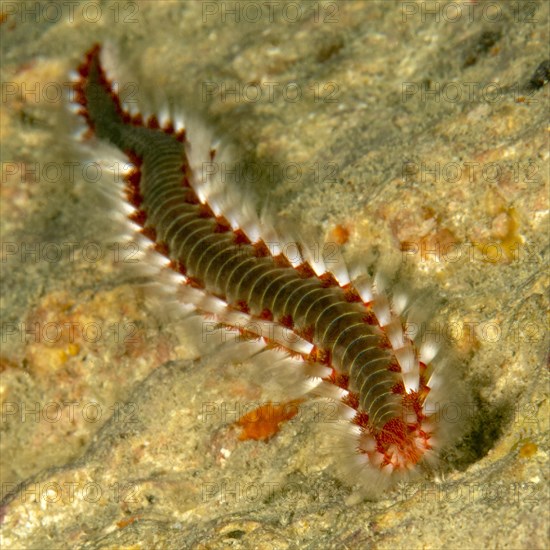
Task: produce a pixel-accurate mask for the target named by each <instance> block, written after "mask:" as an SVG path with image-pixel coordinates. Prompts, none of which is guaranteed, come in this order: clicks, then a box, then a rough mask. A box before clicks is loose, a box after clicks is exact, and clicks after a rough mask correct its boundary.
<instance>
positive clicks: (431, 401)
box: [75, 47, 444, 494]
mask: <svg viewBox="0 0 550 550" xmlns="http://www.w3.org/2000/svg"><path fill="white" fill-rule="evenodd" d="M109 76H110V75H107V74H106V73H105V71H104V69H103V68H102V63H101V49H100V48H99V47H94V48H93V49H92V50H91V51H90V52H89V53H88V55H87V56H86V59H85V61H84V62H83V64H82V65H81V66H80V67H79V71H78V78H77V83H76V85H75V87H76V91H77V95H76V101H77V103H78V104H79V105H80V106H81V109H80V114H82V115H83V116H84V118H85V119H86V121H87V123H88V125H89V127H90V129H91V130H92V131H93V132H94V133H95V134H96V135H97V137H99V138H100V139H102V140H106V141H108V142H110V143H112V144H113V145H115V146H116V147H118V148H119V149H120V150H122V151H124V152H125V153H126V154H127V155H128V156H129V157H130V159H131V160H132V162H133V164H134V169H133V171H132V172H131V173H130V174H129V176H128V177H127V179H126V184H125V190H124V193H125V199H126V202H127V205H126V208H127V210H126V211H127V212H128V219H129V220H130V223H131V225H132V227H134V228H135V230H136V231H137V232H139V233H141V235H143V236H145V237H146V238H147V239H149V241H150V244H151V247H152V248H154V250H155V251H156V252H157V253H158V254H160V255H162V256H163V257H164V258H165V259H166V269H167V270H170V271H171V272H173V273H174V274H175V275H176V277H177V281H178V284H179V285H181V286H183V287H186V288H189V290H190V294H189V296H190V298H189V299H190V301H192V302H193V303H194V305H195V306H196V308H197V309H198V310H199V311H201V312H204V313H205V314H209V315H213V316H215V318H216V319H217V320H218V321H219V323H221V324H225V325H227V326H232V327H237V328H239V329H243V325H242V323H243V322H246V321H250V320H253V321H257V322H258V325H257V326H265V325H269V326H270V327H272V328H273V327H275V328H277V329H278V330H279V331H278V332H277V331H275V332H270V336H269V337H268V336H266V335H265V334H264V333H263V332H262V330H259V331H258V332H259V333H260V334H259V336H261V337H262V338H263V345H264V346H266V348H273V347H276V348H277V349H279V350H280V351H279V353H281V354H283V355H285V356H291V357H293V358H294V359H295V361H294V367H293V368H295V369H301V370H302V371H303V377H304V379H308V380H309V381H310V384H309V385H308V392H310V393H312V394H313V395H317V396H321V397H324V398H330V399H333V400H335V401H336V402H337V403H338V411H339V418H340V422H341V425H342V426H341V428H342V429H341V436H342V439H341V442H343V446H344V448H345V450H346V452H347V459H346V461H345V463H344V465H343V468H344V470H345V471H346V472H347V473H348V474H349V477H350V479H351V480H352V481H353V482H354V483H355V482H360V483H361V484H362V485H363V486H365V487H366V493H367V494H369V493H373V492H375V491H378V490H379V489H380V488H384V487H386V486H389V485H391V484H392V483H393V482H394V481H395V480H397V479H401V478H402V477H403V475H404V474H406V473H407V472H409V471H410V470H413V469H415V467H416V465H417V464H419V463H422V462H425V461H426V459H429V458H430V456H431V455H433V452H432V451H433V449H434V448H435V447H438V446H439V445H440V442H441V440H442V439H444V438H443V437H441V423H440V419H439V418H438V415H437V414H436V412H437V410H438V404H439V401H440V399H441V398H442V395H443V394H442V392H441V387H442V386H443V385H444V384H442V376H440V374H439V370H438V369H437V368H436V366H435V362H434V361H433V360H434V357H435V355H436V354H437V349H436V348H435V346H434V345H433V344H432V343H431V342H429V341H428V342H424V343H423V344H421V345H418V343H415V341H413V340H412V339H411V338H409V336H408V335H407V331H406V330H405V324H406V318H405V317H404V315H405V313H406V311H407V307H408V304H407V297H406V296H405V295H404V294H399V295H398V294H397V293H396V292H393V293H392V292H389V291H387V290H386V289H385V288H384V285H383V284H382V281H381V280H380V279H376V278H374V280H373V279H372V278H371V277H369V276H368V275H367V274H366V271H365V270H363V271H362V272H361V271H357V270H356V273H354V274H353V277H352V278H350V276H349V274H348V270H347V269H346V267H345V266H344V265H343V264H342V263H341V262H340V261H337V262H336V263H335V264H333V265H332V264H331V263H330V261H329V259H327V258H326V257H325V258H324V259H323V258H322V257H320V256H319V254H317V253H316V251H312V249H311V248H309V247H307V246H306V245H305V244H304V243H302V242H299V241H295V240H291V239H289V238H285V237H281V236H280V234H279V233H278V232H277V230H276V229H275V228H274V227H273V224H270V223H269V222H267V221H266V220H263V219H261V218H259V217H258V215H257V213H256V212H255V211H254V208H253V207H251V206H250V204H248V203H247V201H246V200H245V199H244V198H243V199H242V200H239V199H238V198H237V199H235V196H236V195H235V193H237V195H238V190H235V189H225V188H224V183H223V182H222V181H221V180H220V179H219V177H218V176H216V175H215V174H213V172H212V171H211V170H210V171H209V170H208V169H206V168H205V167H208V166H211V165H212V163H215V162H217V160H218V159H219V158H220V155H222V154H223V152H220V151H219V150H216V148H214V147H211V145H210V144H207V145H206V146H205V145H204V141H205V139H204V137H201V135H200V131H197V130H195V131H191V129H189V128H185V129H184V128H183V125H182V123H181V121H179V122H176V124H174V121H172V120H171V119H169V118H167V117H163V118H165V120H160V121H159V117H157V116H151V117H149V118H148V119H147V120H144V119H143V117H142V115H140V114H134V115H130V114H129V112H128V110H127V109H126V108H125V106H124V105H123V104H121V102H120V100H119V98H118V97H117V95H116V93H115V92H114V91H113V89H112V86H111V82H110V78H109ZM194 136H198V137H197V138H196V141H195V137H194ZM232 193H233V194H232ZM128 205H130V207H128ZM291 245H292V246H291ZM289 247H290V248H292V251H293V252H294V253H293V254H290V253H289ZM262 323H263V325H262ZM254 326H256V325H254ZM247 327H248V325H247ZM243 330H244V329H243ZM247 330H250V329H249V328H247ZM296 359H297V360H296ZM359 470H360V472H359ZM356 473H357V474H358V476H360V477H362V479H360V477H359V478H358V477H356Z"/></svg>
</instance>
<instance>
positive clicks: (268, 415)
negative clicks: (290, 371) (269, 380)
mask: <svg viewBox="0 0 550 550" xmlns="http://www.w3.org/2000/svg"><path fill="white" fill-rule="evenodd" d="M302 401H303V400H301V399H295V400H293V401H288V402H287V403H271V401H268V402H267V403H266V404H264V405H262V406H261V407H258V408H257V409H254V410H253V411H251V412H249V413H247V414H245V415H244V416H241V418H239V420H237V422H236V424H237V425H238V426H240V427H241V428H242V429H243V431H242V432H241V434H240V435H239V439H240V440H241V441H246V440H249V439H254V440H256V441H267V440H268V439H270V438H271V437H273V436H274V435H275V434H276V433H277V432H278V431H279V429H280V424H281V423H282V422H286V421H288V420H291V419H292V418H294V417H295V416H296V415H297V414H298V411H299V408H298V405H299V404H300V403H301V402H302Z"/></svg>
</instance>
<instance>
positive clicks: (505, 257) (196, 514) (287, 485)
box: [0, 1, 549, 549]
mask: <svg viewBox="0 0 550 550" xmlns="http://www.w3.org/2000/svg"><path fill="white" fill-rule="evenodd" d="M31 4H32V6H35V3H31ZM62 4H63V3H47V5H46V4H45V3H36V6H38V8H37V9H38V14H37V15H36V16H34V15H33V12H32V9H35V8H33V7H32V6H31V8H30V9H31V11H30V12H24V11H22V9H23V8H22V4H20V3H18V2H3V4H2V10H3V12H2V13H3V14H4V15H5V16H6V17H3V18H2V23H1V25H0V31H1V34H2V39H1V48H2V49H1V55H2V77H3V82H4V83H3V88H2V94H3V95H2V105H1V107H2V120H1V131H2V151H1V153H2V162H3V165H2V242H3V250H2V263H1V267H2V275H3V281H2V329H3V332H2V363H1V365H2V373H1V376H2V382H1V397H2V407H3V408H2V424H1V429H2V442H1V445H2V447H1V449H2V464H1V477H2V480H1V481H2V492H3V494H2V496H3V498H4V502H3V505H2V513H1V522H2V548H37V549H38V548H40V549H45V548H51V549H60V548H90V549H91V548H115V547H116V548H151V547H163V548H209V549H214V548H265V549H271V548H277V549H278V548H380V549H381V548H433V549H439V548H468V549H470V548H472V549H473V548H510V549H520V548H529V549H538V548H540V549H542V548H547V547H548V545H549V540H548V526H549V525H548V462H547V453H548V413H549V410H548V401H547V399H548V395H547V390H548V378H547V376H548V370H547V367H546V361H547V357H546V350H547V343H548V342H547V329H546V327H547V305H548V303H547V290H548V284H547V283H548V280H547V278H546V276H545V271H544V267H545V266H546V262H547V258H548V218H547V209H548V120H547V112H548V89H549V88H548V83H544V78H542V80H541V81H537V82H530V81H531V80H532V75H533V74H534V73H535V71H536V69H537V67H539V66H540V64H541V63H543V62H544V61H546V62H547V60H548V58H549V52H548V43H549V41H548V28H549V27H548V24H549V13H548V10H549V3H548V2H542V1H540V2H539V1H534V2H525V3H524V2H519V3H516V2H494V1H493V2H483V1H479V2H469V3H466V2H444V1H442V2H439V4H438V5H439V11H438V12H436V13H437V14H438V15H430V14H427V13H425V11H424V10H425V9H427V8H428V4H429V3H423V2H392V1H385V2H375V1H373V2H371V1H364V2H359V1H346V2H333V1H327V2H319V3H317V2H292V3H289V4H288V3H284V2H275V3H274V4H273V5H272V6H271V8H269V7H267V6H266V4H263V3H261V2H259V3H252V2H237V3H233V2H221V3H214V2H194V1H188V2H183V1H182V2H163V1H159V2H152V1H151V2H138V3H135V2H129V3H127V4H126V3H114V2H100V3H99V4H98V5H97V6H99V8H100V11H98V9H96V8H94V6H95V4H94V5H93V6H92V3H89V2H83V3H82V4H79V5H77V6H75V8H74V12H69V11H67V9H68V8H67V6H62ZM235 4H236V5H235ZM47 6H49V7H47ZM56 6H57V7H58V8H59V10H60V11H57V10H56ZM233 8H236V9H237V12H236V13H237V14H238V15H235V13H234V12H232V11H231V10H232V9H233ZM457 9H458V10H460V11H457ZM63 10H65V11H63ZM237 16H238V18H239V21H235V18H236V17H237ZM255 19H258V20H257V21H255ZM106 40H111V41H112V42H113V43H114V44H117V45H118V46H119V49H120V52H121V61H122V62H123V63H124V66H125V67H126V68H127V69H128V70H129V71H130V72H131V74H133V75H134V77H135V81H136V82H137V84H138V93H147V92H151V90H160V89H162V90H163V91H164V93H165V94H166V96H167V97H169V98H171V100H173V101H174V102H175V103H178V104H181V105H184V106H187V108H188V109H192V110H198V111H201V112H202V113H203V115H204V116H205V117H207V119H209V120H210V121H212V123H213V124H215V125H217V126H219V128H220V130H221V131H223V132H225V133H228V134H230V135H232V136H233V138H234V139H235V141H236V142H238V143H240V144H241V145H242V146H243V147H244V148H245V149H246V158H247V159H248V160H249V162H250V161H251V159H253V160H254V161H255V162H257V163H258V164H259V165H262V166H264V167H266V166H275V164H274V163H277V165H276V166H275V169H274V174H275V176H274V177H273V178H272V180H271V181H267V182H266V181H265V179H264V180H255V181H252V182H250V186H251V187H252V188H253V189H254V191H255V192H256V193H257V194H258V195H259V196H260V197H261V200H268V207H269V208H271V209H273V211H274V212H276V213H277V216H278V217H279V218H280V219H282V220H289V221H290V220H297V223H298V225H299V226H300V227H303V228H310V227H314V228H315V229H316V230H320V231H321V232H323V233H325V234H328V235H331V234H332V235H334V234H335V233H334V232H336V234H339V235H342V234H345V232H346V231H347V232H349V240H348V241H347V243H346V244H345V245H344V252H345V254H346V256H347V257H348V258H353V257H356V256H362V255H365V254H366V253H367V252H368V253H369V255H371V256H372V255H379V256H380V258H382V259H384V258H386V260H383V261H385V262H387V263H389V264H399V263H400V262H402V263H404V264H406V266H405V267H406V268H407V270H408V271H409V275H410V276H412V277H413V278H414V280H415V284H416V286H417V287H418V288H419V289H430V291H431V292H433V295H434V296H439V297H441V299H442V302H443V307H442V312H441V315H440V317H439V318H438V322H439V323H440V324H439V325H436V326H439V328H440V329H441V330H442V333H443V335H447V336H452V337H453V338H451V339H452V340H453V347H454V348H455V350H456V353H457V355H458V357H459V364H460V365H461V368H462V371H463V373H464V377H465V379H466V381H467V385H468V391H469V395H470V396H471V399H470V401H471V403H472V408H471V410H470V409H468V411H469V412H470V413H471V414H469V415H468V416H469V422H470V428H469V430H468V431H467V432H466V435H465V436H464V438H463V440H462V441H461V442H460V444H459V445H458V447H457V448H456V450H455V451H454V452H453V453H450V454H449V456H447V457H446V461H447V463H448V464H447V467H446V472H445V476H444V478H443V479H442V480H441V479H439V480H435V479H431V480H427V481H426V482H424V483H414V484H410V485H407V486H404V487H402V488H401V489H400V490H398V491H396V492H394V493H390V494H388V495H384V496H383V498H382V499H381V500H380V501H377V502H367V501H360V502H355V503H354V502H353V499H350V498H349V495H350V488H349V487H348V486H347V485H345V484H343V483H342V482H341V481H339V480H338V478H337V477H336V476H335V475H334V457H333V456H332V455H331V452H329V451H330V449H329V450H328V451H327V450H326V449H324V447H323V440H324V439H325V434H326V430H327V425H326V424H327V423H325V422H323V414H322V413H323V411H320V410H319V409H318V405H317V404H315V403H310V404H307V405H305V406H304V408H303V409H302V410H301V413H300V415H299V416H298V417H297V418H295V419H294V420H293V421H291V422H289V423H287V424H285V425H284V426H283V427H282V429H281V431H280V433H279V434H278V435H277V436H275V437H274V438H273V439H272V440H270V441H269V442H268V443H267V444H266V443H263V442H255V441H247V442H239V441H238V440H237V436H236V433H235V431H234V430H232V429H231V427H230V424H231V422H232V421H233V420H234V419H235V415H234V409H231V407H233V408H234V407H235V403H243V402H245V403H246V402H251V401H252V402H262V400H264V401H265V399H266V395H267V393H266V392H267V391H268V389H265V388H263V387H262V384H261V383H259V381H258V380H255V379H254V378H253V377H248V376H247V367H246V365H238V364H237V365H232V366H231V365H229V366H228V365H227V364H224V358H225V355H224V353H225V352H224V348H221V351H220V352H218V353H216V346H215V345H214V346H213V345H211V344H210V345H206V346H205V345H203V344H202V343H197V342H195V341H193V339H192V338H190V332H189V331H186V324H185V322H183V323H181V322H178V320H177V319H173V318H167V317H166V316H165V315H163V312H162V308H159V307H157V306H156V305H154V304H152V303H151V302H150V300H148V299H147V298H145V297H144V295H143V293H142V292H141V290H139V289H138V287H137V286H136V285H135V284H132V276H131V275H128V274H127V273H126V272H123V271H121V270H120V269H119V268H118V265H117V264H120V263H125V262H124V260H127V259H128V257H129V256H128V251H117V250H116V249H115V250H113V249H108V248H106V245H105V244H104V243H105V242H106V241H105V239H106V236H108V235H109V234H110V232H109V231H110V229H109V228H110V224H112V223H113V220H112V218H111V217H110V216H109V214H108V212H105V209H104V208H102V204H101V202H100V201H99V200H97V199H95V198H93V197H94V195H93V194H91V193H90V190H89V187H90V186H92V185H93V184H92V180H93V175H90V174H89V173H85V171H84V168H85V167H86V166H87V165H86V164H85V163H86V162H88V161H93V160H94V157H93V151H94V149H92V150H91V151H92V153H90V155H91V156H88V157H85V158H84V156H83V155H82V154H81V153H79V152H78V151H77V148H76V145H75V144H74V142H73V141H72V140H71V128H72V122H71V117H70V116H69V115H68V114H67V113H66V111H65V108H64V103H63V101H61V100H60V98H59V96H58V95H57V92H58V91H59V89H61V88H62V87H63V85H62V83H63V82H67V80H68V79H67V77H66V73H67V71H68V70H69V69H71V68H74V67H75V66H76V65H77V64H78V63H79V61H80V59H81V57H82V55H83V53H84V52H85V51H86V50H87V49H88V48H89V47H90V46H91V45H92V44H93V43H94V42H97V41H99V42H105V41H106ZM546 67H547V66H546ZM547 71H548V69H547V68H546V72H547ZM543 74H544V69H541V70H540V71H539V75H543ZM535 80H537V79H535ZM539 80H540V79H539ZM271 83H273V84H271ZM288 83H294V84H292V85H290V86H288ZM222 85H225V86H227V90H226V91H227V92H228V93H227V94H226V95H225V96H224V95H223V94H222V93H221V89H222V88H221V87H222ZM231 87H233V89H237V90H238V91H246V93H248V97H249V98H252V99H253V98H254V97H255V95H254V94H256V93H258V90H260V91H261V95H260V97H259V99H258V100H249V101H245V100H242V98H240V99H239V100H236V96H235V94H232V93H231V92H230V90H231V89H232V88H231ZM235 87H236V88H235ZM270 89H271V90H273V94H274V95H273V97H270V95H269V90H270ZM33 90H35V91H36V95H33V94H34V92H33ZM422 90H424V91H426V90H428V91H431V92H432V93H428V94H423V93H422ZM297 91H299V92H301V94H302V95H301V97H298V98H297V99H296V100H295V101H294V94H295V93H297ZM210 92H212V93H210ZM283 92H284V93H283ZM285 94H286V95H285ZM456 94H458V96H457V95H456ZM73 161H74V162H76V163H77V164H75V165H74V166H75V173H74V175H73V174H71V173H70V171H69V169H68V166H70V164H67V163H70V162H73ZM292 163H296V164H299V165H300V167H301V168H302V175H301V177H294V174H295V173H296V172H295V169H296V164H292ZM422 163H424V165H423V164H422ZM23 167H24V168H23ZM280 167H285V168H286V167H289V171H288V172H287V176H288V177H287V178H286V180H285V179H284V178H283V177H281V174H280V170H279V168H280ZM437 167H438V168H437ZM34 168H37V169H38V173H37V175H36V176H35V175H34V173H33V169H34ZM434 169H435V170H436V171H434ZM437 169H438V170H439V172H438V171H437ZM50 170H51V171H50ZM22 171H25V172H24V174H23V175H22ZM344 240H345V239H344ZM33 243H34V244H33ZM72 243H74V244H72ZM93 243H97V244H95V245H94V244H93ZM472 243H477V244H472ZM31 246H38V248H37V249H36V250H37V251H38V252H37V253H36V254H35V255H33V254H32V253H25V252H24V251H25V250H26V251H27V252H28V250H29V247H31ZM24 247H27V248H24ZM438 247H439V248H438ZM97 250H100V251H101V252H103V255H104V258H103V259H102V260H95V259H94V254H95V252H96V251H97ZM438 250H439V254H437V253H434V252H433V251H436V252H437V251H438ZM22 251H23V252H22ZM117 252H119V253H121V255H119V256H117V255H116V254H117ZM36 323H38V325H36ZM36 326H38V332H36V331H35V332H33V331H34V329H35V327H36ZM69 327H74V332H71V331H70V330H69ZM83 329H85V330H84V332H83ZM470 329H471V331H472V332H470ZM26 330H28V331H30V332H28V333H25V331H26ZM49 331H51V332H49ZM87 331H89V332H87ZM207 344H208V343H207ZM223 403H225V404H226V405H227V407H228V409H227V410H226V411H225V413H224V414H222V412H221V411H222V409H221V407H222V405H223ZM22 411H24V412H22ZM33 411H38V413H37V414H34V412H33ZM205 413H212V414H205ZM334 451H336V450H334ZM18 484H20V485H18Z"/></svg>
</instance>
